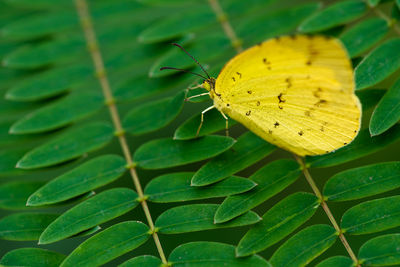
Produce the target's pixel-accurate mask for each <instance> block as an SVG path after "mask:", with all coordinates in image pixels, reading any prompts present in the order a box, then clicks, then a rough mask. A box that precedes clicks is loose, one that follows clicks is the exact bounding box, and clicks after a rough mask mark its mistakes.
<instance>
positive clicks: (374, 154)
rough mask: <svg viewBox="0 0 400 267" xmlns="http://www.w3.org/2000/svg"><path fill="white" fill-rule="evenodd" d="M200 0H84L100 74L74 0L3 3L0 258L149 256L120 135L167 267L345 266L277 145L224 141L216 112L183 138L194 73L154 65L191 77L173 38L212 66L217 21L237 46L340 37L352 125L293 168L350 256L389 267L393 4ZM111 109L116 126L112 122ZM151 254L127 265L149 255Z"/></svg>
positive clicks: (227, 50) (393, 218) (151, 248)
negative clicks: (359, 110)
mask: <svg viewBox="0 0 400 267" xmlns="http://www.w3.org/2000/svg"><path fill="white" fill-rule="evenodd" d="M81 2H82V1H81ZM210 3H211V4H212V3H216V1H206V0H186V1H183V0H169V1H163V0H140V1H139V0H138V1H128V0H114V1H111V0H96V1H88V5H89V10H90V14H91V20H92V22H93V25H94V32H95V33H96V36H97V41H98V44H97V45H98V47H99V49H100V52H101V56H102V58H103V60H104V65H105V72H102V71H99V70H98V69H97V70H96V69H95V68H94V65H93V62H92V58H91V53H92V54H93V53H95V51H96V44H95V43H89V44H88V43H87V42H86V40H85V36H84V31H83V29H84V28H82V26H81V24H80V19H79V16H78V13H77V9H76V7H75V4H74V2H73V1H70V0H59V1H52V0H37V1H29V0H1V1H0V10H1V11H0V26H1V31H0V59H1V62H2V66H1V68H0V92H1V96H2V97H1V99H0V209H1V210H0V213H1V219H0V239H1V240H0V250H1V253H0V256H1V257H2V258H1V260H0V264H3V265H9V266H11V265H14V266H15V265H19V266H58V265H60V264H61V262H63V263H62V264H63V266H78V265H79V264H81V265H85V264H87V265H89V266H94V265H101V264H106V265H108V266H115V265H117V264H121V263H123V262H125V261H127V260H128V259H131V258H134V257H138V256H141V255H153V256H155V257H157V258H159V257H160V256H159V253H158V252H157V249H156V245H155V242H154V241H153V238H152V234H151V232H149V227H148V221H147V218H146V216H145V214H144V212H143V209H142V207H141V204H140V203H139V202H140V201H139V200H140V199H138V194H137V192H135V191H137V188H136V187H135V185H134V184H133V182H132V175H131V174H130V172H129V170H128V169H129V168H130V167H132V166H128V168H127V167H126V164H127V163H126V160H125V159H124V157H123V154H122V150H121V145H120V143H119V141H118V135H121V134H123V135H125V136H126V138H127V143H128V147H129V149H130V152H131V153H132V154H133V161H134V162H135V164H136V169H137V172H138V177H139V180H140V183H141V185H142V187H143V188H144V194H145V196H146V198H145V199H146V203H148V206H149V211H150V213H151V216H152V218H153V221H154V222H155V224H156V227H157V231H158V236H159V237H160V243H161V245H162V247H163V251H164V252H165V254H166V257H167V258H168V261H169V262H170V263H171V264H172V266H192V265H194V263H193V260H196V259H197V260H198V259H200V258H201V259H202V260H203V264H204V265H201V266H221V265H222V264H223V263H229V265H228V266H268V263H267V262H266V260H268V261H270V263H272V264H273V266H284V265H285V264H289V266H304V265H306V264H311V265H316V264H318V263H320V262H321V261H323V260H324V259H327V258H330V259H329V260H328V261H326V262H324V263H323V264H321V265H318V266H319V267H321V266H352V265H353V264H354V263H353V262H352V260H351V259H350V256H349V254H348V250H346V249H345V248H344V246H343V244H342V242H341V240H340V239H339V238H338V233H337V232H336V231H335V229H334V228H332V226H331V222H330V220H329V219H328V216H327V215H326V213H325V212H324V210H323V208H322V207H321V206H319V202H318V198H317V197H315V196H314V195H313V194H314V192H313V191H312V189H311V187H310V186H309V184H308V183H307V181H306V179H305V178H304V177H303V175H301V169H300V166H299V165H298V164H297V163H296V161H295V160H294V159H293V156H292V155H291V154H290V153H288V152H285V151H282V150H280V149H276V148H274V147H273V146H271V145H270V144H268V143H266V142H264V141H263V140H261V139H259V138H257V137H255V136H254V135H252V134H251V133H246V132H247V130H246V129H245V128H244V127H242V126H241V125H239V124H235V122H233V121H231V122H230V125H231V127H230V136H231V137H225V136H224V131H223V129H224V127H225V121H224V119H223V118H222V117H220V115H219V114H218V113H217V112H212V111H211V112H209V113H207V114H206V117H205V124H204V126H203V127H202V130H201V132H200V135H201V136H202V137H200V138H195V133H196V130H197V127H198V123H199V120H200V117H199V113H200V112H201V111H202V110H204V108H206V107H208V106H209V105H210V104H211V101H210V100H209V99H208V97H205V98H201V99H200V100H199V99H196V100H193V101H192V102H190V101H189V102H185V101H184V98H185V97H186V96H188V95H193V94H195V93H201V90H193V91H195V92H193V91H190V92H188V91H187V88H188V87H189V86H191V85H194V84H197V83H199V82H201V80H199V79H196V78H193V76H191V75H186V74H176V73H175V72H169V71H163V72H160V71H159V68H160V67H161V66H174V67H179V68H185V69H191V70H195V71H198V70H197V69H195V68H196V65H195V64H194V62H193V61H191V60H190V59H189V58H188V57H187V56H186V55H185V54H184V53H182V51H180V50H179V49H178V48H176V47H174V46H171V45H170V43H171V42H179V43H180V44H182V45H184V47H185V48H186V49H187V50H189V51H190V52H191V53H192V54H193V55H194V56H195V57H196V58H197V59H198V60H199V61H200V62H201V63H202V64H204V65H205V66H207V68H208V70H209V72H210V73H212V74H213V76H214V77H216V76H217V75H218V72H219V70H220V68H221V67H222V66H223V65H224V64H225V62H226V61H227V60H229V59H230V58H231V57H232V56H234V55H235V53H236V51H235V49H234V47H235V45H236V46H237V45H238V43H232V42H231V41H232V40H230V39H229V38H228V36H227V35H226V33H225V32H224V30H223V28H222V27H221V23H220V22H221V21H222V22H223V21H224V20H225V18H227V19H228V21H229V22H230V23H231V25H232V28H233V29H234V31H235V32H236V34H237V36H238V38H239V40H240V41H241V44H242V45H243V47H245V48H246V47H249V46H252V45H254V44H256V43H258V42H260V41H263V40H266V39H268V38H272V37H275V36H279V35H285V34H293V33H307V34H314V33H322V34H325V35H331V36H335V37H337V38H340V39H341V40H342V41H343V43H344V44H345V46H346V48H347V49H348V51H349V54H350V56H351V57H352V60H353V64H354V67H355V78H356V92H357V95H358V96H359V98H360V100H361V102H362V104H363V126H362V128H363V130H362V131H361V133H360V134H359V136H358V137H357V139H356V140H355V141H354V142H353V143H351V144H350V145H348V146H346V147H344V148H342V149H339V150H337V151H336V152H334V153H330V154H328V155H323V156H318V157H309V158H306V159H305V162H306V166H307V168H309V169H310V172H311V176H312V177H313V179H314V181H315V183H316V185H317V187H318V188H319V190H320V191H321V192H322V194H323V195H324V197H323V199H324V201H326V203H327V204H328V206H329V208H330V210H331V211H332V214H333V217H334V218H335V219H336V221H337V222H338V224H339V226H340V228H341V229H342V230H343V231H344V236H345V237H346V239H347V241H348V243H349V245H350V247H351V248H352V250H353V251H354V254H355V257H357V259H358V260H359V262H358V263H357V264H360V265H361V266H382V265H397V266H398V265H400V253H399V251H400V249H399V248H400V236H399V234H396V233H398V230H399V229H400V228H399V226H400V216H399V215H398V214H399V212H400V199H399V197H398V196H397V195H398V193H399V187H400V163H399V162H398V160H399V154H398V151H399V144H398V142H396V141H397V140H398V139H399V138H400V129H399V127H398V125H397V122H398V120H399V118H400V106H399V104H398V103H399V100H400V82H399V80H398V78H399V69H400V53H399V51H400V38H399V34H400V25H399V22H398V19H399V18H400V11H399V8H400V1H398V0H397V1H383V0H382V1H379V0H368V1H361V0H348V1H321V2H317V1H289V0H284V1H275V0H248V1H239V0H220V5H221V6H222V10H223V12H225V16H223V14H221V13H220V14H216V13H215V12H214V11H213V9H212V6H211V5H210ZM80 10H82V8H81V9H80ZM81 22H82V24H83V25H84V27H86V28H90V25H87V20H86V21H85V20H83V21H81ZM85 25H86V26H85ZM102 77H107V78H108V80H109V84H110V87H111V91H112V94H113V97H114V98H113V99H111V100H112V101H111V100H110V99H108V100H106V99H105V98H104V95H103V93H102V87H101V86H100V83H99V79H101V78H102ZM195 102H196V103H195ZM111 105H115V106H116V108H117V109H118V113H119V117H120V119H121V121H122V125H123V128H124V130H125V132H117V133H115V125H113V121H112V120H111V117H110V115H109V107H110V106H111ZM371 136H372V137H371ZM233 138H234V139H237V142H236V143H235V142H234V139H233ZM241 155H245V157H241ZM15 166H17V168H15ZM356 168H362V169H356ZM342 171H344V172H343V173H342ZM177 172H181V173H179V174H177ZM195 172H196V174H194V173H195ZM338 173H340V174H338ZM210 174H212V175H210ZM161 175H166V176H164V177H165V178H164V179H161V178H157V177H159V176H161ZM193 175H194V177H195V178H193V180H192V183H193V184H196V185H197V186H196V187H193V186H192V187H190V181H191V177H192V176H193ZM232 175H236V177H232ZM334 175H335V176H334ZM332 176H334V177H333V178H331V177H332ZM227 177H228V178H227ZM243 177H250V179H246V178H243ZM182 188H184V189H182ZM262 189H263V190H262ZM299 192H303V193H299ZM304 192H308V193H304ZM139 195H140V194H139ZM28 198H29V200H28ZM246 199H250V200H246ZM282 200H284V201H285V202H283V203H281V202H280V201H282ZM222 202H223V204H222V205H220V204H221V203H222ZM278 203H279V204H278ZM324 203H325V202H324ZM26 204H28V206H26ZM200 204H201V205H200ZM187 205H190V206H187ZM235 205H236V206H235ZM302 205H304V207H303V206H302ZM274 207H275V209H274ZM249 210H252V211H249ZM295 211H297V213H296V212H295ZM300 211H301V212H300ZM266 212H268V213H267V215H266V216H265V217H264V218H263V220H262V221H260V220H261V218H260V217H261V216H263V214H265V213H266ZM241 214H243V215H241ZM257 214H258V215H257ZM239 215H241V216H240V217H237V216H239ZM285 216H286V217H285ZM183 220H186V221H185V222H186V223H183ZM214 221H216V222H218V223H217V224H214ZM178 226H179V227H178ZM206 230H207V231H206ZM249 230H251V232H250V233H249V234H248V235H246V237H245V239H246V240H243V236H244V235H245V234H246V233H247V232H248V231H249ZM267 230H269V231H271V232H272V235H271V236H273V237H271V236H270V237H269V238H270V239H269V241H268V240H267V241H268V242H267V241H265V240H266V239H262V238H263V236H265V235H266V231H267ZM241 240H242V241H241ZM262 240H264V241H262ZM369 240H370V241H369ZM38 241H39V242H40V243H41V244H40V245H38V244H37V243H38ZM200 241H204V242H218V243H202V242H200ZM239 241H240V242H241V243H240V245H239V246H238V244H239ZM367 241H368V243H366V242H367ZM189 242H195V243H191V244H188V243H189ZM182 244H186V245H182ZM224 244H231V245H233V246H235V247H239V248H236V256H247V255H251V254H254V253H256V252H257V253H258V255H260V256H261V257H262V258H260V257H258V256H250V257H240V258H237V257H235V248H234V247H232V246H228V245H224ZM249 244H250V245H249ZM254 244H258V247H256V248H254V247H252V245H254ZM180 245H182V246H180ZM77 247H78V249H77ZM20 248H40V249H33V250H32V249H20ZM42 249H46V250H42ZM97 253H98V254H97ZM121 255H123V256H121ZM338 255H342V256H343V257H339V258H338V257H336V258H332V257H334V256H338ZM382 255H384V256H382ZM388 255H390V256H388ZM66 257H67V258H66ZM155 257H141V258H136V259H135V260H133V261H130V262H128V263H126V265H124V266H138V265H143V266H160V263H161V261H160V260H159V259H157V258H155ZM65 258H66V259H65ZM264 259H265V260H264ZM145 263H146V264H148V265H144V264H145ZM185 264H186V265H185ZM212 264H214V265H212ZM196 266H200V265H196Z"/></svg>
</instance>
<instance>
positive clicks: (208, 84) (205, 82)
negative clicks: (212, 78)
mask: <svg viewBox="0 0 400 267" xmlns="http://www.w3.org/2000/svg"><path fill="white" fill-rule="evenodd" d="M203 88H204V89H206V90H207V91H210V90H211V85H210V83H209V82H208V81H207V80H206V81H204V82H203Z"/></svg>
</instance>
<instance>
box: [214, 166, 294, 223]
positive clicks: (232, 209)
mask: <svg viewBox="0 0 400 267" xmlns="http://www.w3.org/2000/svg"><path fill="white" fill-rule="evenodd" d="M300 174H301V170H300V167H299V165H298V164H297V163H296V162H295V161H293V160H288V159H282V160H277V161H274V162H272V163H269V164H268V165H266V166H264V167H263V168H261V169H260V170H258V171H257V172H256V173H254V174H253V175H252V176H250V179H251V180H252V181H254V182H255V183H256V184H257V186H256V187H255V188H253V189H252V190H250V191H248V192H246V193H243V194H240V195H235V196H229V197H227V198H226V199H225V200H224V202H222V204H221V205H220V206H219V208H218V210H217V212H216V213H215V218H214V221H215V223H223V222H226V221H229V220H230V219H233V218H235V217H237V216H239V215H240V214H243V213H244V212H246V211H248V210H250V209H252V208H254V207H257V206H258V205H260V204H261V203H263V202H264V201H266V200H267V199H269V198H271V197H272V196H274V195H275V194H277V193H279V192H280V191H281V190H283V189H284V188H286V187H287V186H289V185H290V184H291V183H293V182H294V181H296V179H297V178H298V177H299V175H300Z"/></svg>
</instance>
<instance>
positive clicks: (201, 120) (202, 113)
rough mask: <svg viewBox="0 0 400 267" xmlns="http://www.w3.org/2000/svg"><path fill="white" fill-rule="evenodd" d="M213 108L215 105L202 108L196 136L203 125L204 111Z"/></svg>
mask: <svg viewBox="0 0 400 267" xmlns="http://www.w3.org/2000/svg"><path fill="white" fill-rule="evenodd" d="M213 108H215V106H211V107H208V108H206V109H205V110H203V111H202V112H201V119H200V125H199V128H197V132H196V136H198V135H199V133H200V129H201V126H203V121H204V113H206V112H207V111H209V110H212V109H213Z"/></svg>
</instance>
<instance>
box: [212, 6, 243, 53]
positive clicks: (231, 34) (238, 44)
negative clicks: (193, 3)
mask: <svg viewBox="0 0 400 267" xmlns="http://www.w3.org/2000/svg"><path fill="white" fill-rule="evenodd" d="M208 2H209V3H210V6H211V8H212V10H213V11H214V13H215V14H216V16H217V19H218V21H219V23H221V26H222V28H223V29H224V32H225V34H226V36H228V38H229V40H231V43H232V46H233V47H234V48H235V49H236V52H238V53H239V52H242V51H243V47H242V41H241V40H240V39H239V38H238V37H237V36H236V33H235V31H234V30H233V28H232V26H231V24H230V23H229V19H228V16H227V15H226V14H225V12H224V11H223V10H222V8H221V5H220V4H219V2H218V0H208Z"/></svg>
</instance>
